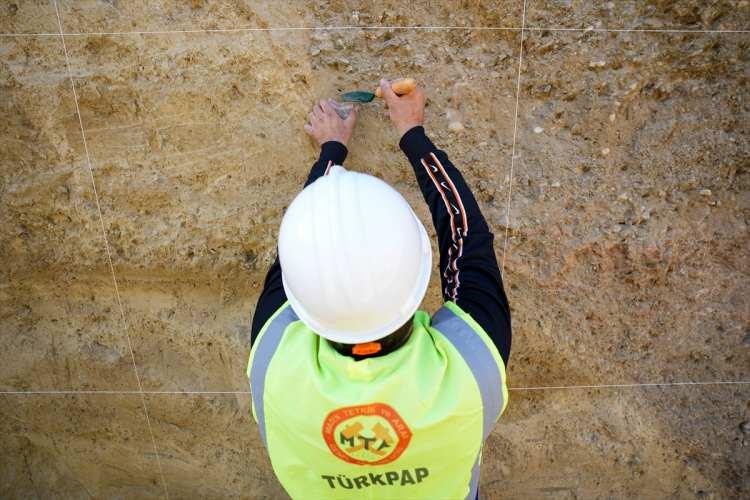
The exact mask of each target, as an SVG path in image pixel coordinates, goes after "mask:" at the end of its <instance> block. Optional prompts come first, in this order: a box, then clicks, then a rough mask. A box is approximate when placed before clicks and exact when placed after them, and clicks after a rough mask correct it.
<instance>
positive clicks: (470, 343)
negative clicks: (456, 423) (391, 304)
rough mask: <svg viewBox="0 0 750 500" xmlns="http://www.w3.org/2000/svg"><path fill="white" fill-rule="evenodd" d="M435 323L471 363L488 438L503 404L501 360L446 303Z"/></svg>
mask: <svg viewBox="0 0 750 500" xmlns="http://www.w3.org/2000/svg"><path fill="white" fill-rule="evenodd" d="M432 326H433V327H435V328H436V329H437V330H438V331H439V332H440V333H442V334H443V335H444V336H445V337H446V338H447V339H448V340H449V341H450V342H451V344H453V347H455V348H456V350H457V351H458V352H459V353H460V354H461V357H462V358H463V359H464V361H466V364H467V365H469V368H470V369H471V373H472V374H473V375H474V379H475V380H476V382H477V386H478V387H479V393H480V394H481V396H482V407H483V424H482V439H483V442H484V440H486V439H487V436H489V434H490V431H492V427H493V426H494V424H495V421H497V419H498V417H499V416H500V411H501V410H502V408H503V392H502V387H503V385H502V380H500V371H499V370H498V367H497V362H496V361H495V358H494V357H493V356H492V352H491V351H490V349H489V347H488V346H487V344H486V343H485V342H484V340H482V338H481V337H480V336H479V335H478V334H477V332H475V331H474V330H473V329H472V328H471V326H469V325H468V324H467V323H466V321H464V320H463V319H461V318H459V317H458V316H457V315H456V313H454V312H453V311H451V310H450V309H449V308H447V307H445V306H443V307H441V308H440V310H439V311H438V312H436V313H435V315H434V316H433V318H432ZM481 458H482V449H481V448H480V449H479V453H478V454H477V459H476V461H475V462H474V467H473V468H472V469H471V484H470V488H469V495H468V496H467V497H466V498H467V499H474V498H476V495H477V487H478V486H479V464H480V460H481Z"/></svg>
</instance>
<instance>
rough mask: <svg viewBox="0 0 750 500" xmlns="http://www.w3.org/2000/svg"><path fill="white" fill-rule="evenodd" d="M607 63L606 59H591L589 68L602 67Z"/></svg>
mask: <svg viewBox="0 0 750 500" xmlns="http://www.w3.org/2000/svg"><path fill="white" fill-rule="evenodd" d="M606 65H607V62H606V61H591V62H590V63H589V68H603V67H604V66H606Z"/></svg>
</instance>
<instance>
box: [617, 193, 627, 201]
mask: <svg viewBox="0 0 750 500" xmlns="http://www.w3.org/2000/svg"><path fill="white" fill-rule="evenodd" d="M617 199H618V200H622V201H629V200H630V197H629V196H628V195H627V193H620V196H618V197H617Z"/></svg>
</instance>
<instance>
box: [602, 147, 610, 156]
mask: <svg viewBox="0 0 750 500" xmlns="http://www.w3.org/2000/svg"><path fill="white" fill-rule="evenodd" d="M602 154H603V155H604V156H607V155H608V154H609V148H604V149H602Z"/></svg>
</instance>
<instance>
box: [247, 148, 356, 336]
mask: <svg viewBox="0 0 750 500" xmlns="http://www.w3.org/2000/svg"><path fill="white" fill-rule="evenodd" d="M347 153H348V151H347V149H346V146H344V145H343V144H341V143H340V142H336V141H328V142H326V143H323V145H322V146H321V148H320V156H319V157H318V161H316V162H315V163H314V164H313V166H312V168H311V169H310V174H309V175H308V176H307V181H306V182H305V187H307V186H309V185H310V184H312V183H313V182H315V180H316V179H317V178H318V177H321V176H323V175H325V174H327V173H328V171H329V170H330V168H331V166H333V165H343V163H344V160H345V159H346V155H347ZM284 302H286V293H284V286H283V285H282V282H281V263H280V262H279V257H278V252H277V255H276V259H275V260H274V261H273V264H271V267H270V268H269V270H268V273H267V274H266V279H265V281H264V282H263V290H262V291H261V292H260V297H258V303H257V304H256V306H255V313H254V314H253V321H252V326H251V327H250V346H251V347H252V345H253V344H254V343H255V339H256V338H257V337H258V334H259V333H260V331H261V329H262V328H263V325H265V324H266V322H267V321H268V319H269V318H270V317H271V316H273V313H275V312H276V311H277V310H278V309H279V307H281V306H282V305H284Z"/></svg>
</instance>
